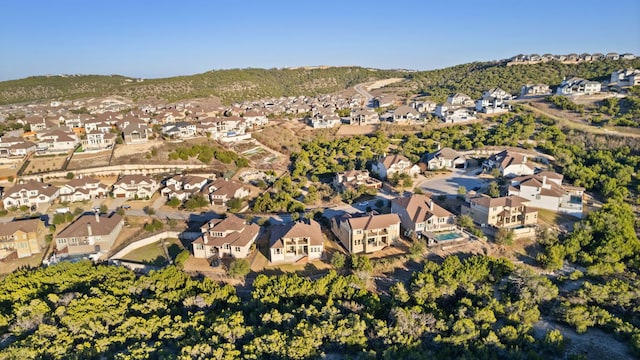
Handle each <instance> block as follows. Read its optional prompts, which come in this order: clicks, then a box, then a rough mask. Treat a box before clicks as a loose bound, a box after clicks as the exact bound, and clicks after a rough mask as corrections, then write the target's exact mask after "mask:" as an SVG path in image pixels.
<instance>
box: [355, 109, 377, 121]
mask: <svg viewBox="0 0 640 360" xmlns="http://www.w3.org/2000/svg"><path fill="white" fill-rule="evenodd" d="M379 122H380V117H379V116H378V113H376V112H375V111H374V110H372V109H369V108H360V109H357V110H352V111H351V116H350V117H349V124H350V125H371V124H378V123H379Z"/></svg>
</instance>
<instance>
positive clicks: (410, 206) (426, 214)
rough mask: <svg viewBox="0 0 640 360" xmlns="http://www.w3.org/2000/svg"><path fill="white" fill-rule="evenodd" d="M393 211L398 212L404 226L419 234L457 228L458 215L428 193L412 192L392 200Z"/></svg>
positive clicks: (405, 228) (424, 234) (423, 234)
mask: <svg viewBox="0 0 640 360" xmlns="http://www.w3.org/2000/svg"><path fill="white" fill-rule="evenodd" d="M391 213H393V214H398V216H399V217H400V222H401V223H402V228H403V229H404V230H405V231H407V230H410V232H414V233H415V234H417V235H418V236H426V235H427V234H428V233H436V232H441V231H453V230H455V229H456V217H455V215H453V214H452V213H451V212H449V211H447V210H445V209H444V208H443V207H442V206H440V205H438V204H436V203H435V202H433V199H431V197H430V196H428V195H423V194H412V195H411V196H405V197H400V198H396V199H393V200H391Z"/></svg>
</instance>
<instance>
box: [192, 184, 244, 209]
mask: <svg viewBox="0 0 640 360" xmlns="http://www.w3.org/2000/svg"><path fill="white" fill-rule="evenodd" d="M202 192H203V193H204V194H205V195H206V196H207V197H208V198H209V201H210V202H211V204H212V205H225V204H226V203H227V201H229V200H231V199H243V198H245V197H247V196H249V194H250V190H249V188H248V187H247V186H245V185H244V184H243V183H241V182H237V181H234V180H227V179H223V178H220V179H216V180H215V181H214V182H212V183H211V184H209V185H206V186H205V187H204V189H202Z"/></svg>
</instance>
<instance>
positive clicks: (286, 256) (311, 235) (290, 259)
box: [269, 220, 324, 263]
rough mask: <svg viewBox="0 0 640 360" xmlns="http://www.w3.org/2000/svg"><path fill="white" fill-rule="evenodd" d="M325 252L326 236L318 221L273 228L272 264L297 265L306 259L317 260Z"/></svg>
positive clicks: (270, 245) (270, 249) (271, 244)
mask: <svg viewBox="0 0 640 360" xmlns="http://www.w3.org/2000/svg"><path fill="white" fill-rule="evenodd" d="M323 252H324V235H323V234H322V229H321V228H320V224H318V223H317V222H316V221H314V220H310V223H309V224H306V223H303V222H295V223H289V224H278V225H272V226H271V234H270V236H269V261H271V262H272V263H295V262H298V261H300V260H303V259H304V258H307V259H308V260H317V259H320V258H321V257H322V254H323Z"/></svg>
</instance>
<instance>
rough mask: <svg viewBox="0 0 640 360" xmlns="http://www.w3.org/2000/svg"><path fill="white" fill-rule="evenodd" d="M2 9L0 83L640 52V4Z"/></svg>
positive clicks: (63, 2) (31, 4) (70, 3)
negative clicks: (76, 76) (34, 78)
mask: <svg viewBox="0 0 640 360" xmlns="http://www.w3.org/2000/svg"><path fill="white" fill-rule="evenodd" d="M0 13H2V14H3V16H2V17H1V19H0V49H2V51H1V52H0V80H8V79H17V78H22V77H26V76H31V75H44V74H60V73H66V74H77V73H80V74H121V75H127V76H133V77H144V78H153V77H167V76H174V75H189V74H195V73H200V72H204V71H207V70H212V69H228V68H245V67H260V68H272V67H288V66H303V65H359V66H367V67H376V68H385V69H390V68H407V69H418V70H430V69H436V68H442V67H447V66H451V65H456V64H461V63H466V62H471V61H484V60H495V59H502V58H507V57H510V56H512V55H516V54H519V53H528V54H530V53H540V54H542V53H554V54H566V53H572V52H575V53H582V52H590V53H593V52H602V53H607V52H610V51H615V52H619V53H623V52H632V53H634V54H637V55H640V17H639V15H638V14H640V1H638V0H626V1H621V0H620V1H618V0H610V1H594V0H582V1H578V0H555V1H547V0H539V1H521V0H511V1H497V0H496V1H491V0H485V1H464V0H459V1H430V0H422V1H405V0H396V1H373V0H372V1H350V0H342V1H333V0H326V1H306V0H298V1H277V0H272V1H267V0H262V1H260V0H255V1H253V0H249V1H241V0H236V1H231V0H215V1H214V0H211V1H204V0H203V1H192V0H182V1H164V0H156V1H148V0H127V1H125V0H108V1H107V0H100V1H98V0H96V1H94V0H56V1H52V0H41V1H35V0H33V1H30V0H6V1H2V2H1V3H0Z"/></svg>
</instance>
